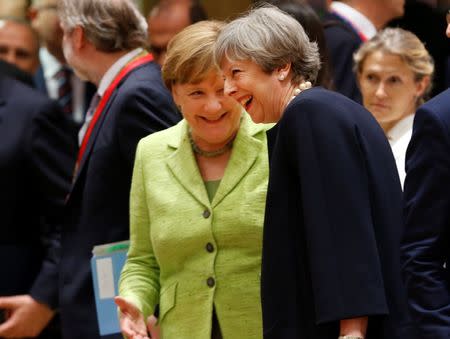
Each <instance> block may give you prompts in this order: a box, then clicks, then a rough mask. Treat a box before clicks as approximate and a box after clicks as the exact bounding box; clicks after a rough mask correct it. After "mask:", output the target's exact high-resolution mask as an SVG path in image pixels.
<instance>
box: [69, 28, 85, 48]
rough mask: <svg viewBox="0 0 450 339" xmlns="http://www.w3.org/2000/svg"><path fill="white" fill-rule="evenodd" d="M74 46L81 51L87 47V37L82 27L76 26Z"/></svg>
mask: <svg viewBox="0 0 450 339" xmlns="http://www.w3.org/2000/svg"><path fill="white" fill-rule="evenodd" d="M72 38H73V46H74V48H75V49H77V50H80V49H82V48H83V47H84V46H85V45H86V42H87V40H86V35H85V34H84V29H83V28H82V27H80V26H76V27H75V28H74V29H73V31H72Z"/></svg>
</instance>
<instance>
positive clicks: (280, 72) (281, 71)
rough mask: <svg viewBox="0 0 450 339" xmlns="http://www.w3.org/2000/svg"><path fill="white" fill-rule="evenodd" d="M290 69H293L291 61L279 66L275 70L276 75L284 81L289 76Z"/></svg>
mask: <svg viewBox="0 0 450 339" xmlns="http://www.w3.org/2000/svg"><path fill="white" fill-rule="evenodd" d="M290 70H291V63H290V62H289V63H287V64H286V65H284V66H281V67H278V68H277V69H276V70H275V75H276V77H277V78H278V80H280V81H283V80H284V79H286V78H287V77H288V75H289V72H290Z"/></svg>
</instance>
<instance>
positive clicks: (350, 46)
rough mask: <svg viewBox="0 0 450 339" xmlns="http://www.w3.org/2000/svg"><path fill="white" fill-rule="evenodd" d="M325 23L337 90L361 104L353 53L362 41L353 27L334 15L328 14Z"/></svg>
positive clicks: (326, 38)
mask: <svg viewBox="0 0 450 339" xmlns="http://www.w3.org/2000/svg"><path fill="white" fill-rule="evenodd" d="M323 23H324V29H325V41H326V43H327V47H328V52H329V57H330V63H331V72H332V76H333V84H334V87H335V90H336V91H337V92H339V93H341V94H343V95H345V96H346V97H348V98H350V99H353V100H354V101H356V102H358V103H361V102H362V98H361V92H360V90H359V88H358V85H357V82H356V76H355V73H354V72H353V53H355V52H356V50H357V49H358V48H359V46H360V45H361V44H362V40H361V38H360V36H359V35H358V33H357V32H356V31H355V30H354V28H353V27H352V26H350V25H349V24H348V23H347V22H345V21H344V20H343V19H342V18H341V17H339V16H337V15H335V14H333V13H327V14H326V15H325V16H324V18H323Z"/></svg>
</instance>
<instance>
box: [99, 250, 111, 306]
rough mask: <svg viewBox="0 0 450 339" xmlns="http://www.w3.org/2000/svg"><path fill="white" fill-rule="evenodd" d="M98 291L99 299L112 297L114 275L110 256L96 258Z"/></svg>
mask: <svg viewBox="0 0 450 339" xmlns="http://www.w3.org/2000/svg"><path fill="white" fill-rule="evenodd" d="M97 277H98V291H99V298H100V299H110V298H114V296H115V293H114V275H113V264H112V259H111V258H99V259H97Z"/></svg>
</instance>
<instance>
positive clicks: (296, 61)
mask: <svg viewBox="0 0 450 339" xmlns="http://www.w3.org/2000/svg"><path fill="white" fill-rule="evenodd" d="M224 58H228V59H230V60H252V61H253V62H255V63H256V64H258V65H259V66H260V67H261V68H262V69H263V70H264V71H265V72H267V73H271V72H273V71H274V70H275V69H277V68H279V67H283V66H284V65H286V64H288V63H291V70H292V73H293V75H292V82H293V83H295V84H299V83H300V82H302V81H303V80H304V81H311V82H312V83H314V82H315V80H316V78H317V73H318V71H319V69H320V57H319V52H318V47H317V44H316V43H315V42H311V41H310V40H309V38H308V36H307V35H306V33H305V30H304V29H303V27H302V26H301V25H300V23H299V22H298V21H297V20H295V19H294V18H293V17H291V16H290V15H288V14H287V13H285V12H283V11H281V10H280V9H278V8H276V7H275V6H271V5H264V6H261V7H258V8H254V9H252V10H250V11H249V12H248V13H246V14H244V15H243V16H241V17H239V18H237V19H235V20H233V21H231V22H230V23H229V24H227V25H226V26H225V28H224V29H223V30H222V32H221V33H220V35H219V37H218V39H217V44H216V49H215V60H216V62H217V63H218V64H220V63H221V61H222V60H223V59H224Z"/></svg>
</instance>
